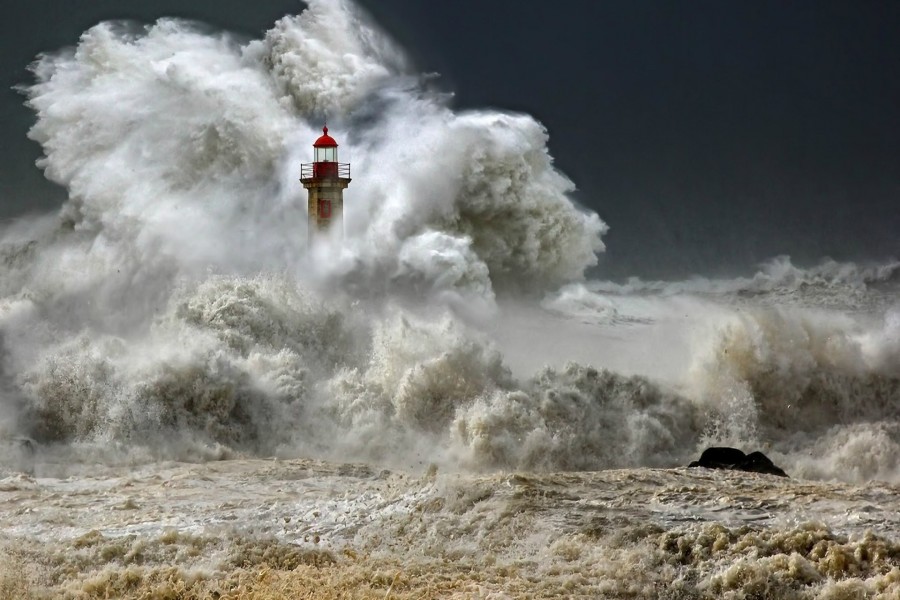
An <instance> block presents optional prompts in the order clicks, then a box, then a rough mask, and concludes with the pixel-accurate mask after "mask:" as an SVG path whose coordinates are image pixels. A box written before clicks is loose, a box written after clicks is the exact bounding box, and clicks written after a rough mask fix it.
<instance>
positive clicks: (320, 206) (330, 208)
mask: <svg viewBox="0 0 900 600" xmlns="http://www.w3.org/2000/svg"><path fill="white" fill-rule="evenodd" d="M313 160H314V161H315V162H312V163H305V164H302V165H301V166H300V182H301V183H302V184H303V187H305V188H306V189H307V191H308V194H309V199H308V206H309V243H310V244H312V243H313V241H314V240H315V239H316V238H318V237H323V236H325V235H329V236H330V235H335V236H337V237H338V239H340V238H341V237H342V236H343V233H344V223H343V218H344V190H345V189H346V188H347V186H348V185H350V164H349V163H340V162H338V143H337V142H336V141H335V140H334V138H333V137H331V136H330V135H328V126H327V125H326V126H325V127H323V128H322V136H321V137H319V139H317V140H316V142H315V143H314V144H313Z"/></svg>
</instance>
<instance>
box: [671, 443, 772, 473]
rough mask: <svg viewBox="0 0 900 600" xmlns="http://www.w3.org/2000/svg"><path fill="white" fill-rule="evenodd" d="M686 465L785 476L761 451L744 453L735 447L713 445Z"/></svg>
mask: <svg viewBox="0 0 900 600" xmlns="http://www.w3.org/2000/svg"><path fill="white" fill-rule="evenodd" d="M688 467H706V468H707V469H729V470H732V471H747V472H749V473H763V474H766V475H777V476H779V477H787V476H788V475H787V473H785V472H784V471H783V470H782V469H781V468H779V467H777V466H775V464H774V463H773V462H772V461H771V460H769V457H768V456H766V455H765V454H763V453H762V452H751V453H750V454H744V453H743V452H741V451H740V450H738V449H737V448H726V447H713V448H707V449H706V450H704V451H703V454H701V455H700V460H695V461H694V462H692V463H691V464H690V465H688Z"/></svg>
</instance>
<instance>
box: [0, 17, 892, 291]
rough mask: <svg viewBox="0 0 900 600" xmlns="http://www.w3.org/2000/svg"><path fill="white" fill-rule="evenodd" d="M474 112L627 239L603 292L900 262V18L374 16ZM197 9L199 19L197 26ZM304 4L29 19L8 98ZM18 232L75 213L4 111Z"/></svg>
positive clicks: (12, 103) (9, 69)
mask: <svg viewBox="0 0 900 600" xmlns="http://www.w3.org/2000/svg"><path fill="white" fill-rule="evenodd" d="M361 4H362V5H363V6H365V7H366V8H367V9H368V10H369V12H370V13H371V14H372V15H373V16H374V17H375V18H376V21H378V22H379V23H380V24H381V26H382V27H383V28H384V29H386V30H387V31H388V32H389V33H390V34H392V35H393V37H394V38H395V39H397V40H398V41H399V42H400V44H401V45H402V46H403V47H404V48H405V49H406V50H407V51H408V52H409V53H410V55H411V57H412V58H413V60H414V61H415V63H416V65H417V67H418V69H419V70H421V71H437V72H439V73H441V75H442V77H441V79H440V80H439V81H438V84H437V85H439V86H440V87H442V88H444V89H447V90H452V91H453V92H455V99H454V104H455V106H457V107H459V108H480V107H493V108H501V109H507V110H514V111H524V112H528V113H530V114H532V115H534V116H535V117H536V118H538V119H539V120H540V121H541V122H543V123H544V124H545V125H546V126H547V128H548V130H549V132H550V148H551V152H552V154H553V155H554V157H555V158H556V164H557V165H558V166H559V168H560V169H562V170H563V171H564V172H565V173H566V174H568V175H569V176H570V177H571V178H572V179H573V180H574V181H575V182H576V184H577V185H578V188H579V192H578V193H577V199H578V200H579V201H580V202H582V203H583V204H585V205H587V206H590V207H591V208H593V209H595V210H596V211H597V212H598V213H599V214H600V215H601V217H602V218H603V219H604V220H605V221H606V222H607V223H608V224H609V225H610V227H611V231H610V233H609V234H608V235H607V237H606V238H605V240H606V242H607V245H608V251H607V253H606V256H604V257H603V259H602V264H601V272H602V273H603V274H605V275H607V276H614V277H621V276H624V275H629V274H637V275H641V276H644V277H656V276H683V275H687V274H690V273H704V274H713V273H735V272H746V271H747V270H749V269H750V268H752V265H753V264H754V263H756V262H758V261H761V260H765V259H767V258H770V257H772V256H775V255H778V254H790V255H791V256H792V257H793V258H794V260H795V263H799V264H810V263H814V262H817V261H818V260H819V259H820V258H822V257H824V256H831V257H833V258H836V259H844V260H877V259H883V258H885V257H888V256H900V235H898V233H900V142H898V136H900V42H898V41H897V39H896V38H897V35H898V32H900V2H887V1H884V2H874V1H864V0H856V1H848V2H827V1H825V0H820V1H815V2H813V1H808V2H807V1H792V2H783V1H777V2H775V1H771V2H770V1H762V0H755V1H753V2H745V1H733V2H729V1H725V0H715V1H713V0H710V1H701V0H692V1H681V2H674V1H662V0H658V1H649V0H646V1H641V0H615V1H602V0H556V1H555V2H537V1H534V0H519V1H506V0H493V1H491V0H454V1H453V2H431V1H427V2H426V1H424V0H362V2H361ZM184 6H190V8H189V9H185V8H183V7H184ZM300 6H301V5H300V3H299V2H294V1H292V0H254V1H253V2H246V1H243V0H215V1H213V0H193V1H192V2H190V3H187V2H183V1H174V0H141V1H138V0H55V1H51V0H31V1H26V0H14V1H13V2H12V4H11V6H10V3H9V2H7V3H6V4H5V10H4V13H5V14H4V18H3V24H2V25H0V27H2V28H3V29H2V36H0V44H2V53H0V61H2V63H0V64H2V77H3V84H4V87H6V88H9V87H10V86H12V85H14V84H17V83H22V82H27V81H28V73H27V71H26V66H27V64H28V63H29V62H30V61H31V60H32V58H33V57H34V55H35V54H36V53H38V52H40V51H42V50H53V49H56V48H59V47H62V46H66V45H73V44H74V43H76V41H77V39H78V35H79V34H80V33H81V32H82V31H83V30H84V29H86V28H87V27H89V26H90V25H93V24H94V23H96V22H98V21H100V20H104V19H112V18H131V19H137V20H140V21H147V22H149V21H152V20H154V19H155V18H157V17H160V16H164V15H177V16H184V17H190V18H196V19H200V20H203V21H206V22H208V23H211V24H214V25H216V26H220V27H224V28H227V29H231V30H237V31H240V32H243V33H246V34H248V35H253V36H257V35H259V34H260V33H261V32H262V31H264V30H265V29H266V28H268V26H269V25H270V24H271V23H272V22H273V21H274V20H275V19H277V18H278V17H279V16H281V15H283V14H285V13H288V12H297V11H298V10H299V8H300ZM0 100H2V104H0V114H2V115H3V119H2V127H3V136H4V138H5V143H4V144H3V145H2V150H0V152H2V154H0V157H2V163H0V165H2V166H0V177H2V179H0V202H2V205H0V218H9V217H11V216H13V215H16V214H19V213H21V212H23V211H25V210H29V209H32V210H41V209H46V208H48V207H52V206H54V205H56V204H58V203H59V202H60V199H61V197H62V193H61V192H60V191H58V190H55V189H54V188H53V186H50V185H49V184H46V183H44V182H43V179H42V175H41V174H40V172H39V171H38V170H37V169H35V168H34V167H33V162H34V159H35V157H36V156H37V154H38V149H37V148H36V146H34V145H33V144H31V143H30V142H27V141H26V140H25V132H26V130H27V128H28V126H29V123H30V122H31V119H32V117H31V115H30V113H29V112H28V110H27V109H25V108H23V107H22V106H21V100H22V99H21V97H19V96H17V95H16V94H15V93H14V92H11V91H9V92H7V93H5V95H3V96H2V99H0Z"/></svg>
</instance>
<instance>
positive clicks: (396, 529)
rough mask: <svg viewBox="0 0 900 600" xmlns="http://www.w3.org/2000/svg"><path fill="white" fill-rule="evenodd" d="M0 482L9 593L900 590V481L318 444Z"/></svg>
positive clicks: (882, 593)
mask: <svg viewBox="0 0 900 600" xmlns="http://www.w3.org/2000/svg"><path fill="white" fill-rule="evenodd" d="M98 471H99V472H98V473H96V474H94V475H91V476H84V475H82V476H77V477H63V478H51V477H39V478H34V477H31V476H29V475H25V474H16V475H10V476H8V477H6V478H4V479H3V480H0V520H2V527H3V530H4V532H5V536H4V543H3V550H2V572H0V590H2V591H3V592H4V597H8V598H298V597H299V598H303V597H309V598H328V597H350V598H386V597H390V598H421V597H426V598H431V597H435V598H438V597H440V598H507V597H508V598H520V597H534V598H554V597H556V598H564V597H578V596H583V597H611V598H660V597H665V598H722V597H726V598H751V597H752V598H763V597H778V598H785V597H792V598H860V597H866V598H870V597H872V598H896V597H897V596H898V594H900V543H898V541H897V540H898V529H900V514H898V513H900V510H898V507H897V504H896V500H895V499H896V496H897V492H898V486H896V485H889V484H880V483H873V484H869V485H864V486H853V485H848V484H841V483H821V482H810V481H800V480H785V479H780V478H776V477H770V476H763V475H754V474H743V473H740V474H739V473H727V472H716V471H707V470H705V469H698V470H688V469H665V470H664V469H630V470H610V471H600V472H591V473H548V474H539V475H537V474H525V473H517V474H496V475H486V476H476V475H468V474H465V475H464V474H445V473H437V472H435V470H434V469H430V470H428V471H426V472H425V473H420V474H410V473H402V472H390V471H384V470H378V469H376V468H372V467H369V466H366V465H359V464H331V463H324V462H316V461H310V460H286V461H281V460H227V461H220V462H210V463H205V464H184V463H165V464H155V465H147V466H142V467H139V468H134V469H126V468H109V467H102V468H98Z"/></svg>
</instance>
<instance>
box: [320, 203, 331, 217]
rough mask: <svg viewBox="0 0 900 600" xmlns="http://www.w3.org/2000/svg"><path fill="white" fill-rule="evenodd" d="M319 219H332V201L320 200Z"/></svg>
mask: <svg viewBox="0 0 900 600" xmlns="http://www.w3.org/2000/svg"><path fill="white" fill-rule="evenodd" d="M319 218H320V219H330V218H331V200H319Z"/></svg>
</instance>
